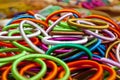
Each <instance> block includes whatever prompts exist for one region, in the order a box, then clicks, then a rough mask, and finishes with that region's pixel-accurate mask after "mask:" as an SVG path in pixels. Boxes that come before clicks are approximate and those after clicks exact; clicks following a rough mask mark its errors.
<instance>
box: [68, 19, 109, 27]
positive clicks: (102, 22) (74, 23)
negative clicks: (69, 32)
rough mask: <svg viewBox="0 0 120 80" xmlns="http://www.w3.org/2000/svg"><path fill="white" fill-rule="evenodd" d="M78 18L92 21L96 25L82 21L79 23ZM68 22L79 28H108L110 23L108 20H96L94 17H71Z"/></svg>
mask: <svg viewBox="0 0 120 80" xmlns="http://www.w3.org/2000/svg"><path fill="white" fill-rule="evenodd" d="M77 20H82V21H88V22H92V23H94V24H96V25H94V26H93V25H88V24H82V23H80V24H78V23H76V21H77ZM67 22H68V24H69V25H72V26H75V27H78V28H85V29H107V28H108V27H109V24H107V23H106V22H104V21H100V20H94V19H69V20H68V21H67ZM97 25H98V26H97Z"/></svg>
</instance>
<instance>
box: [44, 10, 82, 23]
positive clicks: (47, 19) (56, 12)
mask: <svg viewBox="0 0 120 80" xmlns="http://www.w3.org/2000/svg"><path fill="white" fill-rule="evenodd" d="M62 12H72V13H74V14H76V15H77V16H78V17H81V15H80V13H79V12H77V11H76V10H71V9H62V10H58V11H55V12H53V13H52V14H50V15H48V16H47V18H46V23H47V24H48V21H49V20H50V18H52V17H53V16H54V15H56V14H60V13H62Z"/></svg>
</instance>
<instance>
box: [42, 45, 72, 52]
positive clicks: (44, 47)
mask: <svg viewBox="0 0 120 80" xmlns="http://www.w3.org/2000/svg"><path fill="white" fill-rule="evenodd" d="M41 48H42V49H43V50H44V51H47V50H48V47H47V46H46V45H45V44H41ZM70 51H72V49H59V50H55V51H54V52H55V53H58V54H61V53H67V52H70Z"/></svg>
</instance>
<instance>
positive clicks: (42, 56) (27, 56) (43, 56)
mask: <svg viewBox="0 0 120 80" xmlns="http://www.w3.org/2000/svg"><path fill="white" fill-rule="evenodd" d="M27 58H46V59H50V60H52V61H55V62H57V63H58V64H60V65H61V66H63V68H64V69H65V72H66V74H65V75H64V77H63V78H61V79H60V80H67V79H68V77H69V75H70V71H69V68H68V66H67V65H66V64H65V63H64V62H63V61H62V60H60V59H58V58H55V57H53V56H49V55H43V54H29V55H26V56H23V57H20V58H19V59H17V60H16V61H15V62H14V63H13V65H12V73H13V75H14V77H15V78H16V79H20V80H26V79H25V78H24V77H22V76H21V75H20V74H19V73H18V70H17V64H18V63H19V62H20V61H22V60H24V59H27ZM39 78H40V77H39V76H38V77H37V79H33V78H32V79H29V80H38V79H39Z"/></svg>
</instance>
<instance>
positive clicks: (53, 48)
mask: <svg viewBox="0 0 120 80" xmlns="http://www.w3.org/2000/svg"><path fill="white" fill-rule="evenodd" d="M59 48H77V49H80V50H84V51H85V52H86V53H87V55H88V58H89V59H91V58H92V53H91V51H89V49H88V48H86V47H85V46H82V45H80V44H79V45H77V44H58V45H55V46H53V47H51V48H50V49H49V50H48V51H47V52H46V54H47V55H50V54H51V53H52V52H53V51H54V50H56V49H59Z"/></svg>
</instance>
